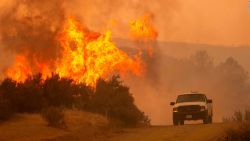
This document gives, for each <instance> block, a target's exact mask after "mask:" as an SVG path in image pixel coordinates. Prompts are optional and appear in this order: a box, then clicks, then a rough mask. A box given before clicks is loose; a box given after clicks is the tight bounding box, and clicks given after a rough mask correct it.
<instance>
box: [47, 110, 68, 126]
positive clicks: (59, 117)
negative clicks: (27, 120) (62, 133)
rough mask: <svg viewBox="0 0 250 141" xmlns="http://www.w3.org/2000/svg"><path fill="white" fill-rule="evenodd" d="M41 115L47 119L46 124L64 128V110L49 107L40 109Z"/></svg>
mask: <svg viewBox="0 0 250 141" xmlns="http://www.w3.org/2000/svg"><path fill="white" fill-rule="evenodd" d="M42 117H43V118H44V119H45V120H46V121H47V123H48V126H51V127H57V128H65V127H66V124H65V119H64V112H63V109H62V108H58V107H49V108H47V109H44V110H43V111H42Z"/></svg>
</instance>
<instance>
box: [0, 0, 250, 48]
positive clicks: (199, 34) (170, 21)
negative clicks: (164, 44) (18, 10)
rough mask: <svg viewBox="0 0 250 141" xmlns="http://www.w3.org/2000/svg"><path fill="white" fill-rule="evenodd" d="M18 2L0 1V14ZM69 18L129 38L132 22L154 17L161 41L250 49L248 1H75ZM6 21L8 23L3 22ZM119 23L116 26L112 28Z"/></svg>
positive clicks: (69, 7) (67, 3)
mask: <svg viewBox="0 0 250 141" xmlns="http://www.w3.org/2000/svg"><path fill="white" fill-rule="evenodd" d="M14 2H15V1H14V0H1V1H0V9H1V10H0V14H2V13H4V12H5V11H6V10H7V11H8V9H9V8H10V7H11V5H12V4H13V3H14ZM64 3H65V4H64V7H65V9H66V11H67V14H68V15H74V16H75V15H77V17H79V18H81V19H82V21H83V22H84V24H86V26H88V27H89V28H91V29H92V30H98V31H99V30H100V31H103V30H105V29H106V28H109V27H110V26H112V27H111V28H112V29H113V32H114V33H113V34H114V36H115V37H117V38H127V32H128V31H127V30H128V29H126V26H127V25H128V23H129V21H130V20H131V19H135V18H138V17H141V16H143V15H144V14H151V15H152V18H153V23H154V25H155V27H156V29H157V30H158V33H159V36H158V40H160V41H171V42H189V43H204V44H213V45H227V46H241V45H250V26H249V25H250V10H249V9H248V0H220V1H218V0H174V1H173V0H155V1H152V0H120V1H117V0H107V1H103V0H84V1H80V0H73V1H65V2H64ZM1 20H4V19H1ZM112 21H115V22H116V24H115V25H114V24H113V25H111V22H112Z"/></svg>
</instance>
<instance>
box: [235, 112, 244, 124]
mask: <svg viewBox="0 0 250 141" xmlns="http://www.w3.org/2000/svg"><path fill="white" fill-rule="evenodd" d="M234 119H235V121H238V122H241V121H242V120H243V115H242V112H241V111H235V112H234Z"/></svg>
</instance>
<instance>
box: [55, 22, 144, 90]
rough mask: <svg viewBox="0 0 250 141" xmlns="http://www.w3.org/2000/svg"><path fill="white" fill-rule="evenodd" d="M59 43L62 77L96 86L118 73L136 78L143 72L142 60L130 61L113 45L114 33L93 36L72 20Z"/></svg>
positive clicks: (66, 25) (94, 34) (59, 63)
mask: <svg viewBox="0 0 250 141" xmlns="http://www.w3.org/2000/svg"><path fill="white" fill-rule="evenodd" d="M59 41H60V44H61V47H62V56H61V59H59V60H58V61H57V65H56V66H57V69H56V73H58V74H59V76H61V77H69V78H72V79H73V80H75V81H76V82H77V83H86V84H87V85H91V86H94V85H95V83H96V81H97V80H98V79H99V78H101V77H102V78H105V77H107V76H108V75H109V74H111V73H112V72H115V71H119V72H126V71H129V70H131V71H132V72H135V74H137V75H138V74H140V72H141V68H140V61H139V59H131V58H129V56H128V55H127V54H126V53H125V52H123V51H122V50H120V49H118V48H117V47H116V45H115V43H113V42H112V39H111V31H106V32H105V33H104V34H100V33H94V32H91V31H88V30H86V29H84V28H83V27H81V25H80V24H79V23H78V22H77V21H76V20H75V19H73V18H69V19H68V20H67V22H66V24H65V26H64V29H63V31H62V33H61V36H60V37H59Z"/></svg>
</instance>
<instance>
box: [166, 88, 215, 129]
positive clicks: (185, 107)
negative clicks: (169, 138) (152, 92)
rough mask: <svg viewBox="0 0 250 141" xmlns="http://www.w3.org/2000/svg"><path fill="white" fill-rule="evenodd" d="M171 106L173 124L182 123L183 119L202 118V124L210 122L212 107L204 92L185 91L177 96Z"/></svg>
mask: <svg viewBox="0 0 250 141" xmlns="http://www.w3.org/2000/svg"><path fill="white" fill-rule="evenodd" d="M170 105H172V106H173V124H174V125H183V124H184V120H200V119H201V120H203V123H204V124H208V123H212V118H213V107H212V100H211V99H207V97H206V95H205V94H201V93H194V92H192V93H187V94H182V95H179V96H178V97H177V100H176V102H171V103H170Z"/></svg>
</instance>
